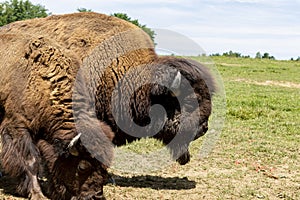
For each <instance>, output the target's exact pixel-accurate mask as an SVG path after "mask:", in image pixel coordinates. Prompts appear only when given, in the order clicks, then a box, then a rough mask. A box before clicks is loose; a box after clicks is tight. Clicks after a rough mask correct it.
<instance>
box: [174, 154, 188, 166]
mask: <svg viewBox="0 0 300 200" xmlns="http://www.w3.org/2000/svg"><path fill="white" fill-rule="evenodd" d="M190 159H191V157H190V153H189V152H186V153H184V154H183V155H181V156H180V157H179V158H178V159H177V160H176V161H177V162H178V163H179V164H180V165H185V164H186V163H188V162H189V161H190Z"/></svg>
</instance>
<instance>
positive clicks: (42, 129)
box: [0, 33, 113, 199]
mask: <svg viewBox="0 0 300 200" xmlns="http://www.w3.org/2000/svg"><path fill="white" fill-rule="evenodd" d="M0 44H1V47H2V48H1V49H0V55H1V60H0V74H1V80H0V85H1V87H0V103H1V106H0V107H1V114H0V115H1V124H0V133H1V140H2V150H1V162H2V168H3V169H4V172H5V173H7V174H9V175H10V176H14V177H16V178H17V179H18V180H19V186H18V187H17V192H18V193H19V194H20V195H22V196H29V197H30V198H31V199H43V198H44V194H43V192H42V189H41V187H40V183H39V176H40V177H42V176H45V177H46V178H47V184H46V185H47V186H46V189H45V193H46V194H47V196H49V197H50V198H51V199H103V184H104V183H105V182H106V181H107V179H108V174H107V171H106V169H107V167H108V166H109V164H110V162H111V159H112V151H113V146H112V145H111V140H112V138H113V133H112V131H111V129H110V128H109V127H108V126H107V125H106V124H104V123H102V122H100V121H99V120H97V119H96V118H94V117H93V116H91V115H89V113H88V112H81V114H80V116H81V118H84V120H83V121H79V123H78V124H77V125H76V126H75V123H74V117H73V110H72V82H74V79H75V74H76V68H78V67H79V64H78V63H77V61H76V59H74V58H72V56H68V53H65V52H63V50H62V49H60V48H59V47H58V46H57V45H56V44H55V43H54V42H51V43H50V42H49V41H47V40H46V39H36V38H31V37H29V36H26V37H24V36H23V35H14V34H2V33H1V34H0ZM79 103H80V102H79ZM79 130H80V132H79ZM81 135H82V136H84V137H90V138H91V139H93V141H97V142H96V144H97V145H95V146H96V147H97V148H98V149H96V151H93V153H92V154H91V153H90V152H91V151H90V149H91V148H95V147H89V146H86V145H83V143H82V142H81V140H82V136H81ZM94 152H97V154H95V153H94ZM96 157H97V158H98V159H96ZM99 158H101V159H102V160H101V161H103V162H100V161H99V160H100V159H99ZM41 173H42V174H41Z"/></svg>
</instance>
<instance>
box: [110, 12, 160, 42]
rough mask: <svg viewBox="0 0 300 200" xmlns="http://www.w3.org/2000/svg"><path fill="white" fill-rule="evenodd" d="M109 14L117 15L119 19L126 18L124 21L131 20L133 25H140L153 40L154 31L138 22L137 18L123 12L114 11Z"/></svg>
mask: <svg viewBox="0 0 300 200" xmlns="http://www.w3.org/2000/svg"><path fill="white" fill-rule="evenodd" d="M111 16H114V17H118V18H120V19H123V20H126V21H128V22H131V23H133V24H134V25H136V26H138V27H140V28H141V29H143V30H144V31H145V32H146V33H147V34H148V35H149V36H150V38H151V40H152V41H154V36H155V32H154V31H153V30H151V29H150V28H148V27H147V26H146V25H142V24H140V23H139V21H138V20H137V19H131V18H130V17H129V16H128V15H127V14H125V13H114V14H112V15H111Z"/></svg>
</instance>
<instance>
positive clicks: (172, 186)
mask: <svg viewBox="0 0 300 200" xmlns="http://www.w3.org/2000/svg"><path fill="white" fill-rule="evenodd" d="M112 177H113V178H114V180H115V185H117V186H120V187H135V188H152V189H155V190H190V189H194V188H196V182H195V181H190V180H188V179H187V178H186V177H184V178H179V177H167V178H165V177H160V176H150V175H143V176H133V177H125V176H124V177H123V176H118V175H112Z"/></svg>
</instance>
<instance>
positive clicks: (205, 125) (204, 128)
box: [194, 121, 208, 140]
mask: <svg viewBox="0 0 300 200" xmlns="http://www.w3.org/2000/svg"><path fill="white" fill-rule="evenodd" d="M207 130H208V123H207V121H206V122H204V123H202V124H201V126H200V129H199V131H198V133H197V134H196V135H195V137H194V140H197V139H198V138H199V137H201V136H203V135H204V134H205V133H206V132H207Z"/></svg>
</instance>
